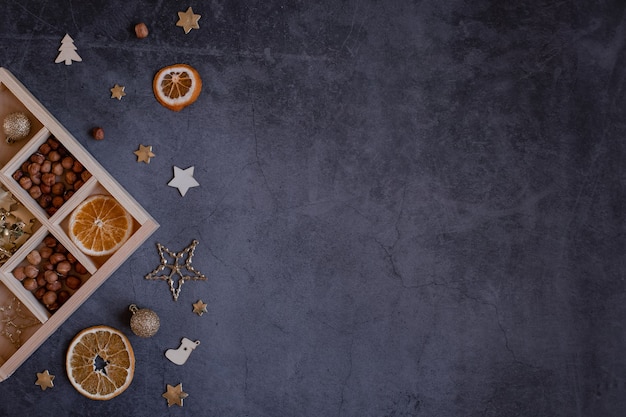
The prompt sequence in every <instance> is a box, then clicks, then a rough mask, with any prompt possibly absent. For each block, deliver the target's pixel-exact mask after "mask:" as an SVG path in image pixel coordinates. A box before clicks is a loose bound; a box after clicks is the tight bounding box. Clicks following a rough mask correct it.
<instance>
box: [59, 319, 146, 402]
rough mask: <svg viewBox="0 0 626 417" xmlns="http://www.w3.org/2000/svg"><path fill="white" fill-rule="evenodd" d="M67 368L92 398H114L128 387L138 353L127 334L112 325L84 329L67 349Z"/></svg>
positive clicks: (78, 387) (76, 382)
mask: <svg viewBox="0 0 626 417" xmlns="http://www.w3.org/2000/svg"><path fill="white" fill-rule="evenodd" d="M65 368H66V369H67V376H68V377H69V379H70V382H71V383H72V385H73V386H74V388H76V390H77V391H78V392H80V393H81V394H82V395H84V396H85V397H87V398H91V399H92V400H110V399H111V398H113V397H116V396H118V395H120V394H121V393H122V392H124V391H125V390H126V388H128V386H129V385H130V383H131V382H132V380H133V375H134V374H135V354H134V352H133V348H132V346H131V345H130V342H129V340H128V338H127V337H126V336H124V334H123V333H122V332H120V331H119V330H116V329H114V328H112V327H109V326H94V327H89V328H87V329H84V330H82V331H81V332H80V333H78V334H77V335H76V337H74V340H72V342H71V343H70V347H69V348H68V349H67V356H66V358H65Z"/></svg>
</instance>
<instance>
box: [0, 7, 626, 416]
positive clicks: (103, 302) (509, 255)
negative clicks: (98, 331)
mask: <svg viewBox="0 0 626 417" xmlns="http://www.w3.org/2000/svg"><path fill="white" fill-rule="evenodd" d="M127 3H129V4H127ZM312 3H315V2H304V1H289V2H273V1H254V2H247V4H244V3H243V2H229V1H217V0H214V1H211V2H208V1H206V2H195V3H190V4H187V3H181V2H170V1H159V2H148V1H140V2H124V1H120V0H115V1H97V2H96V1H89V2H82V1H70V0H63V1H58V2H46V1H29V0H24V1H19V2H18V1H13V0H10V1H4V2H2V4H1V5H0V65H2V66H4V67H7V68H8V69H9V70H10V71H12V72H13V73H14V74H15V75H16V76H17V77H18V78H19V79H20V80H21V81H22V82H23V83H24V84H25V85H26V86H27V87H28V88H29V89H30V91H31V92H32V93H33V94H34V95H35V96H36V97H37V98H38V99H39V100H40V101H41V102H42V103H43V104H44V105H45V106H46V107H47V108H48V109H49V110H50V111H51V112H52V113H53V114H54V115H55V116H56V117H57V118H58V119H59V120H60V121H61V122H62V123H63V124H64V125H65V126H66V127H67V128H68V129H69V130H70V131H71V132H72V133H73V134H74V135H75V136H76V137H77V138H78V140H79V141H80V142H81V143H82V144H83V145H84V146H85V147H86V148H87V149H88V150H89V151H90V152H91V153H92V154H93V155H94V156H95V157H96V158H97V159H98V160H99V161H100V162H101V163H102V165H103V166H104V167H105V168H106V169H107V170H108V171H109V172H110V173H111V174H112V175H113V176H114V177H115V178H116V179H117V180H118V181H119V182H120V183H121V184H122V185H123V186H124V187H125V188H126V189H127V190H128V191H129V192H130V193H131V194H132V195H133V196H134V197H135V198H136V199H137V200H138V201H139V202H140V203H141V204H142V205H143V206H145V207H146V208H147V209H148V210H149V212H150V213H151V214H152V215H153V216H154V217H155V218H156V220H157V221H158V222H159V223H160V224H161V228H160V229H159V230H158V231H157V232H156V233H155V235H154V236H153V237H152V238H150V239H149V240H148V242H146V244H144V245H143V246H142V247H141V248H140V249H139V250H138V251H137V252H136V253H135V254H134V255H133V256H132V257H131V258H130V260H129V261H127V262H126V263H125V264H124V265H123V266H122V267H121V268H120V269H119V270H118V271H117V272H116V273H115V274H113V275H112V276H111V278H110V279H109V280H108V281H107V282H106V283H105V284H104V285H103V286H102V287H101V288H100V289H99V290H98V291H97V292H96V293H95V294H94V296H93V297H92V298H91V299H89V300H88V302H86V303H85V304H84V305H83V306H82V307H81V308H80V309H79V310H78V311H77V312H76V313H75V314H74V315H73V316H72V317H71V318H70V319H69V320H68V321H67V322H66V323H65V324H64V325H63V326H62V327H61V328H60V330H58V331H57V332H56V333H55V334H54V335H53V336H52V337H51V338H50V339H49V340H48V341H47V342H46V343H45V344H44V345H43V346H42V347H41V348H40V349H39V350H38V351H37V352H36V353H35V354H34V355H33V356H32V357H31V358H30V359H29V360H28V361H27V362H26V363H25V364H24V365H23V366H22V367H21V368H19V369H18V371H17V372H16V373H15V374H14V375H13V376H12V377H11V378H10V379H9V380H7V381H5V382H3V383H2V384H0V398H2V401H0V415H7V416H14V415H15V416H17V415H27V414H31V415H41V416H63V415H77V416H78V415H81V416H87V415H93V416H96V415H120V416H122V415H123V416H126V415H128V416H130V415H155V416H161V415H170V414H172V415H174V414H175V415H189V416H191V415H194V416H222V417H235V416H237V417H242V416H250V417H253V416H255V417H256V416H258V417H265V416H267V417H269V416H312V417H313V416H359V417H365V416H372V417H374V416H376V417H408V416H411V417H414V416H567V417H571V416H585V417H588V416H599V417H600V416H603V417H604V416H623V415H624V413H625V412H626V376H625V375H626V374H625V373H626V360H625V359H624V358H625V355H624V347H625V345H626V343H625V332H624V321H625V319H626V303H625V302H624V301H625V281H624V271H625V270H626V265H625V259H626V258H625V256H624V247H625V243H626V242H625V235H624V227H625V225H624V202H625V200H624V183H625V181H626V177H625V173H624V168H623V165H624V156H625V155H624V130H625V126H624V123H623V121H622V120H623V115H624V111H625V104H626V103H625V100H624V77H625V75H626V71H625V70H624V63H625V62H626V61H625V59H626V57H625V46H624V42H625V39H626V37H625V31H626V22H625V17H624V12H625V8H624V6H623V4H620V2H617V1H615V2H611V1H600V2H595V3H597V4H595V5H583V4H582V3H583V2H567V1H566V2H548V1H545V2H539V1H537V2H529V4H528V5H520V4H518V3H519V2H488V1H482V0H481V1H472V2H469V1H461V0H457V1H443V2H442V1H421V2H419V1H416V2H409V1H361V2H357V1H342V2H337V1H333V2H331V1H325V2H322V4H317V5H316V4H312ZM188 6H192V7H193V8H194V11H195V12H196V13H199V14H201V15H202V18H201V20H200V22H199V23H200V30H193V31H191V32H190V33H189V34H188V35H185V34H184V32H183V31H182V29H181V28H178V27H176V26H175V23H176V20H177V15H176V12H178V11H182V10H185V9H186V8H187V7H188ZM139 21H144V22H145V23H146V24H147V25H148V27H149V28H150V30H151V34H150V36H149V37H148V38H147V39H145V40H137V39H135V37H134V35H133V33H132V26H133V25H134V24H135V23H137V22H139ZM66 32H67V33H69V34H70V35H71V36H72V37H73V38H74V40H75V44H76V46H77V48H78V53H79V54H80V55H81V56H82V58H83V62H82V63H75V64H73V65H71V66H68V67H66V66H65V65H62V64H60V65H57V64H54V59H55V57H56V54H57V48H58V47H59V44H60V40H61V38H62V37H63V35H64V34H65V33H66ZM177 62H186V63H189V64H191V65H193V66H195V67H196V68H197V69H198V70H199V72H200V74H201V76H202V78H203V81H204V91H203V92H202V94H201V96H200V98H199V100H198V101H197V102H196V103H195V104H194V105H193V106H191V107H189V108H187V109H185V110H183V111H182V112H180V113H173V112H170V111H169V110H166V109H165V108H163V107H161V106H160V105H159V104H158V103H157V102H156V100H155V99H154V97H153V95H152V91H151V81H152V77H153V75H154V74H155V72H156V71H157V70H158V69H159V68H160V67H162V66H164V65H168V64H172V63H177ZM115 83H119V84H121V85H124V86H126V92H127V96H126V97H124V98H123V99H122V101H117V100H112V99H110V98H109V91H108V90H109V88H111V87H112V86H113V84H115ZM95 125H101V126H103V127H104V129H105V131H106V139H105V140H104V141H103V142H96V141H94V140H92V139H90V137H89V135H88V131H89V130H90V129H91V127H93V126H95ZM140 143H142V144H148V145H152V146H153V147H154V152H155V153H156V155H157V156H156V157H155V158H154V159H153V160H152V162H151V163H150V164H149V165H145V164H137V163H136V162H135V156H134V155H133V153H132V152H133V151H134V150H135V149H137V147H138V145H139V144H140ZM173 165H176V166H179V167H181V168H186V167H188V166H192V165H193V166H195V178H196V179H197V180H198V181H199V183H200V184H201V185H200V187H198V188H193V189H191V190H190V191H189V192H188V194H187V195H186V196H185V197H184V198H181V197H180V196H179V195H178V192H177V190H176V189H173V188H170V187H167V186H166V184H167V182H168V181H169V180H170V179H171V177H172V167H173ZM192 239H198V240H199V241H200V245H199V246H198V249H197V254H196V257H195V259H194V265H195V266H196V267H197V268H198V269H199V270H200V271H202V272H204V273H205V274H206V275H207V276H208V277H209V280H208V282H193V283H188V284H186V285H185V287H184V288H183V291H182V294H181V297H180V299H179V301H178V302H177V303H175V302H173V301H172V299H171V297H170V295H169V292H168V290H167V287H166V285H165V284H164V283H161V282H149V281H145V280H144V279H143V278H142V277H143V276H144V275H145V274H146V273H148V272H150V271H151V270H152V269H153V268H154V267H155V266H156V265H157V264H158V255H157V251H156V242H160V243H162V244H164V245H165V246H167V247H169V248H170V249H172V250H182V249H183V247H185V246H186V245H188V244H189V243H190V242H191V240H192ZM199 298H202V299H203V300H204V301H206V302H207V303H209V307H208V313H207V314H205V315H204V316H202V317H198V316H196V315H194V314H192V313H191V303H193V302H195V301H196V300H197V299H199ZM131 303H137V304H139V305H140V306H143V307H148V308H151V309H153V310H155V311H156V312H157V313H158V314H159V315H160V317H161V322H162V328H161V330H160V332H159V333H158V335H157V336H155V337H154V338H151V339H147V340H142V339H139V338H137V337H135V336H132V337H131V341H132V343H133V346H134V348H135V353H136V356H137V366H136V375H135V379H134V381H133V383H132V385H131V386H130V388H129V389H128V390H127V391H126V392H125V393H124V394H122V395H121V396H120V397H118V398H116V399H114V400H111V401H109V402H94V401H90V400H88V399H85V398H83V397H82V396H80V395H79V394H78V393H77V392H76V391H74V389H73V388H72V387H71V386H70V384H69V381H68V379H67V376H66V375H65V372H64V357H65V350H66V348H67V345H68V343H69V341H70V340H71V338H72V337H73V336H74V335H75V334H76V333H77V332H78V331H79V330H81V329H83V328H85V327H88V326H91V325H95V324H108V325H111V326H114V327H117V328H119V329H121V330H122V331H124V332H126V333H127V334H129V335H130V329H129V326H128V319H129V317H128V313H127V307H128V305H129V304H131ZM183 336H186V337H189V338H192V339H194V340H195V339H199V340H201V342H202V343H201V345H200V346H199V347H198V348H197V349H196V351H195V352H193V353H192V355H191V357H190V359H189V361H188V362H187V363H186V364H185V365H183V366H181V367H178V366H176V365H173V364H171V363H169V362H168V361H167V360H166V359H165V357H164V356H163V352H164V351H165V350H166V349H168V348H172V347H176V346H178V343H179V341H180V338H181V337H183ZM44 369H49V370H50V372H51V373H53V374H55V375H56V376H57V378H56V379H55V387H54V389H52V390H48V391H45V392H42V391H41V390H40V389H39V388H38V387H37V386H35V385H33V384H34V381H35V379H36V375H35V374H36V372H41V371H42V370H44ZM180 382H182V383H183V388H184V390H185V391H186V392H187V393H189V397H188V398H187V399H186V400H185V405H184V407H183V408H182V409H178V407H176V406H174V407H173V408H170V409H168V408H167V406H166V402H165V400H164V399H163V398H161V393H163V392H164V391H165V384H172V385H175V384H178V383H180Z"/></svg>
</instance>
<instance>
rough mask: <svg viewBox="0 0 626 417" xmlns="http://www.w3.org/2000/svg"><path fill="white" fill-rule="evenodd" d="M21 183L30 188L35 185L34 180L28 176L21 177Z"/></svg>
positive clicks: (24, 187) (27, 188) (25, 187)
mask: <svg viewBox="0 0 626 417" xmlns="http://www.w3.org/2000/svg"><path fill="white" fill-rule="evenodd" d="M20 185H21V186H22V188H23V189H25V190H29V189H30V187H32V186H33V181H32V180H31V179H30V178H28V177H22V178H20Z"/></svg>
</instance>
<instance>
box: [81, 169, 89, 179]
mask: <svg viewBox="0 0 626 417" xmlns="http://www.w3.org/2000/svg"><path fill="white" fill-rule="evenodd" d="M89 178H91V173H90V172H89V171H87V170H84V171H83V172H81V173H80V179H81V180H83V181H84V182H87V180H88V179H89Z"/></svg>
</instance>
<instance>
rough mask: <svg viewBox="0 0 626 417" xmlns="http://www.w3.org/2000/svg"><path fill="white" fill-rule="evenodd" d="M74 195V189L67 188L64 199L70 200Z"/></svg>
mask: <svg viewBox="0 0 626 417" xmlns="http://www.w3.org/2000/svg"><path fill="white" fill-rule="evenodd" d="M73 195H74V191H72V190H67V191H66V192H65V193H63V199H64V200H65V201H67V200H69V199H70V198H72V196H73Z"/></svg>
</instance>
